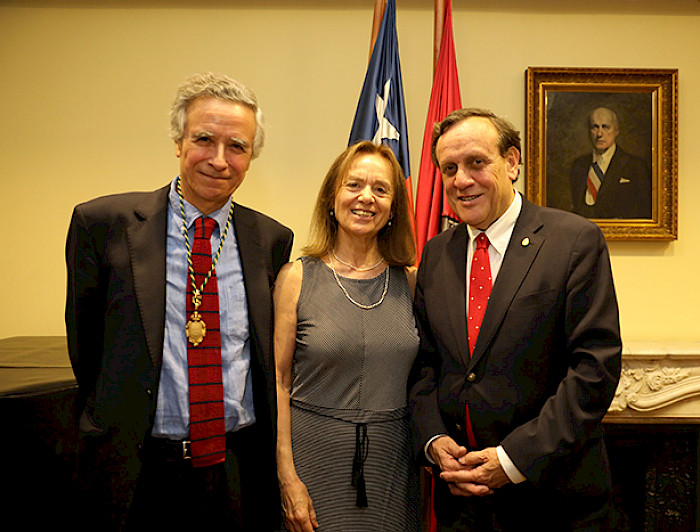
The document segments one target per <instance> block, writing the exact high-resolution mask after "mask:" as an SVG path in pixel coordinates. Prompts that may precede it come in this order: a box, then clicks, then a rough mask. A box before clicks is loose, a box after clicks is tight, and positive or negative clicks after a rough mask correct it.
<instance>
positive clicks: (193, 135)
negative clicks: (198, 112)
mask: <svg viewBox="0 0 700 532" xmlns="http://www.w3.org/2000/svg"><path fill="white" fill-rule="evenodd" d="M215 136H216V135H214V133H212V132H211V131H206V130H202V131H193V132H192V133H191V135H190V137H191V138H193V139H195V138H198V137H208V138H212V137H215ZM229 140H230V141H233V142H236V143H238V144H240V145H241V146H243V147H244V148H249V147H250V143H249V142H248V141H247V140H245V139H242V138H240V137H231V138H229Z"/></svg>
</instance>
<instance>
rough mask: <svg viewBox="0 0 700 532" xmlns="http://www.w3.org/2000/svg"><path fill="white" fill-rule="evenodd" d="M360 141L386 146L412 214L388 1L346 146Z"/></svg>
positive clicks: (396, 44) (392, 16)
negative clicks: (401, 178)
mask: <svg viewBox="0 0 700 532" xmlns="http://www.w3.org/2000/svg"><path fill="white" fill-rule="evenodd" d="M361 140H371V141H372V142H374V143H375V144H380V143H383V144H386V145H387V146H389V147H390V148H391V150H392V151H393V152H394V155H396V158H397V159H398V161H399V164H400V165H401V169H402V170H403V173H404V177H405V178H406V181H405V184H406V189H407V192H408V201H409V212H413V187H412V186H411V165H410V161H409V158H408V128H407V127H406V106H405V104H404V99H403V82H402V81H401V63H400V61H399V41H398V38H397V36H396V2H395V0H388V1H387V3H386V9H385V10H384V18H383V19H382V25H381V28H380V29H379V33H378V34H377V40H376V42H375V44H374V49H373V51H372V58H371V59H370V62H369V66H368V67H367V75H366V76H365V82H364V85H363V86H362V93H361V94H360V101H359V102H358V104H357V111H356V112H355V120H354V122H353V124H352V130H351V131H350V141H349V142H348V146H350V145H352V144H355V143H356V142H359V141H361Z"/></svg>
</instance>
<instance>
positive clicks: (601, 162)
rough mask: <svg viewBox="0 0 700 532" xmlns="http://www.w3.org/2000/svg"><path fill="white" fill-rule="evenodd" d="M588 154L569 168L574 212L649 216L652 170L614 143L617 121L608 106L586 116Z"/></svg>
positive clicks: (611, 215)
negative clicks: (589, 142)
mask: <svg viewBox="0 0 700 532" xmlns="http://www.w3.org/2000/svg"><path fill="white" fill-rule="evenodd" d="M588 129H589V139H590V141H591V145H592V147H593V152H592V153H591V154H587V155H582V156H581V157H578V158H577V159H576V160H575V161H574V164H573V166H572V170H571V200H572V202H573V211H574V212H575V213H578V214H581V215H583V216H585V217H587V218H651V215H652V212H651V200H652V190H651V173H650V172H649V167H648V165H647V164H646V162H644V160H643V159H641V158H640V157H637V156H635V155H632V154H630V153H627V152H626V151H624V150H623V149H622V148H621V147H620V146H619V145H618V144H617V137H618V135H619V134H620V121H619V119H618V117H617V114H616V113H615V111H613V110H612V109H609V108H607V107H598V108H597V109H594V110H593V111H592V112H591V113H590V114H589V115H588Z"/></svg>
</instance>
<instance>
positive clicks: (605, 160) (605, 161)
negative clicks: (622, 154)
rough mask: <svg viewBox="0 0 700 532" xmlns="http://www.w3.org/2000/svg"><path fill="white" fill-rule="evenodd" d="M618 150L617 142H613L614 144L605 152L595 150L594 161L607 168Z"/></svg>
mask: <svg viewBox="0 0 700 532" xmlns="http://www.w3.org/2000/svg"><path fill="white" fill-rule="evenodd" d="M616 150H617V144H615V143H613V145H612V146H610V147H609V148H608V149H607V150H605V152H604V153H603V154H602V155H601V154H599V153H598V152H597V151H595V150H593V161H594V162H596V163H598V165H599V166H601V167H603V166H605V168H607V167H608V165H609V164H610V159H612V158H613V155H615V151H616Z"/></svg>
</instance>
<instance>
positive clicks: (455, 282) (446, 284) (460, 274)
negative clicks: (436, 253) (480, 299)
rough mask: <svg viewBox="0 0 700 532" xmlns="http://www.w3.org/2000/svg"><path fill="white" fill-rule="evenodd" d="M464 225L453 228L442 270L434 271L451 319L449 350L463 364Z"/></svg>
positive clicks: (466, 356) (466, 355)
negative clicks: (451, 333)
mask: <svg viewBox="0 0 700 532" xmlns="http://www.w3.org/2000/svg"><path fill="white" fill-rule="evenodd" d="M468 240H469V239H468V235H467V226H466V225H464V224H461V225H460V226H459V227H457V229H455V231H454V234H453V235H452V239H451V240H450V242H449V243H448V244H447V248H446V255H447V260H446V261H445V262H444V266H443V268H442V269H441V271H437V272H436V274H437V275H439V276H440V277H439V278H440V279H442V282H441V283H440V286H441V287H442V289H443V293H442V300H443V301H444V302H445V309H446V313H447V316H448V319H449V320H450V330H451V331H452V332H453V333H454V336H453V338H452V340H453V342H454V343H453V345H452V346H451V348H450V352H453V353H458V354H459V357H460V358H461V360H462V362H463V363H464V365H468V364H469V347H468V344H467V308H466V305H467V242H468Z"/></svg>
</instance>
